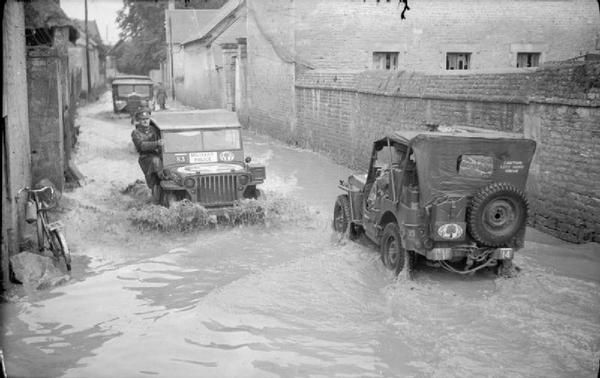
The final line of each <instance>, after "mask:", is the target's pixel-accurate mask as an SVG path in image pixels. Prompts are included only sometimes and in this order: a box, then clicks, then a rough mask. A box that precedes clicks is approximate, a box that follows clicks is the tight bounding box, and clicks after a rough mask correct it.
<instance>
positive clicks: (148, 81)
mask: <svg viewBox="0 0 600 378" xmlns="http://www.w3.org/2000/svg"><path fill="white" fill-rule="evenodd" d="M139 84H146V85H154V82H153V81H152V80H151V79H114V80H113V81H112V84H111V85H139Z"/></svg>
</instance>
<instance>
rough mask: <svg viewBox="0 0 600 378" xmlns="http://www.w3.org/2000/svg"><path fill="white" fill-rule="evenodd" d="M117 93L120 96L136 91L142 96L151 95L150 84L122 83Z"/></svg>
mask: <svg viewBox="0 0 600 378" xmlns="http://www.w3.org/2000/svg"><path fill="white" fill-rule="evenodd" d="M117 93H118V95H119V96H120V97H125V96H128V95H130V94H132V93H135V94H137V95H139V96H142V97H148V96H150V85H128V84H121V85H119V86H117Z"/></svg>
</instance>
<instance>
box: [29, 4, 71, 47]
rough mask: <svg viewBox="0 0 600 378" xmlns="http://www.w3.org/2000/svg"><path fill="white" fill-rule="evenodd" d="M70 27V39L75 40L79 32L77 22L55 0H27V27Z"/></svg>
mask: <svg viewBox="0 0 600 378" xmlns="http://www.w3.org/2000/svg"><path fill="white" fill-rule="evenodd" d="M65 26H66V27H69V41H71V42H73V43H74V42H75V41H76V40H77V38H78V37H79V32H78V31H77V29H76V27H75V23H74V22H73V21H72V20H71V19H70V18H69V17H67V15H66V14H65V12H64V11H63V10H62V9H61V8H60V6H59V5H58V4H57V3H56V2H54V1H48V0H44V1H27V2H25V28H26V29H43V28H49V29H52V28H57V27H65Z"/></svg>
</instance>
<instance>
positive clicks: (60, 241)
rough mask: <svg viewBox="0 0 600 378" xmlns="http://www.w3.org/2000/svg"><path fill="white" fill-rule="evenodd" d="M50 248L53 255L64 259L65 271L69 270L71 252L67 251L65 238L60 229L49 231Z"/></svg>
mask: <svg viewBox="0 0 600 378" xmlns="http://www.w3.org/2000/svg"><path fill="white" fill-rule="evenodd" d="M50 246H51V247H50V248H52V249H53V250H54V251H53V253H54V255H55V256H57V257H58V258H61V257H62V259H63V260H64V261H65V266H66V267H67V271H69V272H70V271H71V252H69V247H68V246H67V240H66V239H65V237H64V235H63V234H62V232H60V230H52V231H50Z"/></svg>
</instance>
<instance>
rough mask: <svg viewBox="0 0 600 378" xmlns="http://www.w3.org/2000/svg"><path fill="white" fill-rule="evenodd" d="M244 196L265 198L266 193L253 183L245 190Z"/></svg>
mask: <svg viewBox="0 0 600 378" xmlns="http://www.w3.org/2000/svg"><path fill="white" fill-rule="evenodd" d="M244 198H247V199H259V198H260V199H263V200H264V199H265V195H264V193H263V192H262V191H261V190H260V189H256V185H251V186H248V187H247V188H246V190H244Z"/></svg>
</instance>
